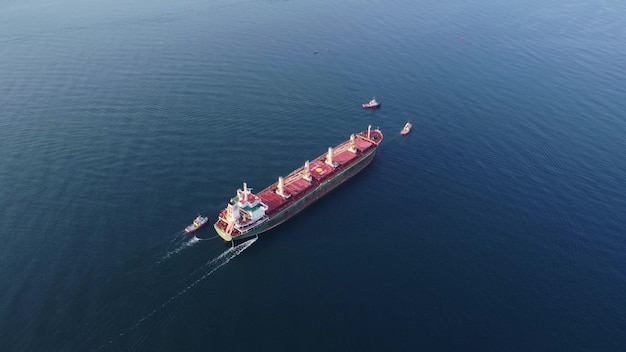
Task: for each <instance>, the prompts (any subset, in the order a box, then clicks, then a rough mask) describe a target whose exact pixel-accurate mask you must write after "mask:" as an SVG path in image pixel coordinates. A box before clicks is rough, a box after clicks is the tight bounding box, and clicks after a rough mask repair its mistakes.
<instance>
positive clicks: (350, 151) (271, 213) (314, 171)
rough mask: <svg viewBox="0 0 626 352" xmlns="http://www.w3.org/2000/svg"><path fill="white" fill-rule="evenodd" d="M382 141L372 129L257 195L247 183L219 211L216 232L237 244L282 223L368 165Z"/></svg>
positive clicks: (351, 138) (329, 149) (330, 149)
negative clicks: (236, 241) (235, 241)
mask: <svg viewBox="0 0 626 352" xmlns="http://www.w3.org/2000/svg"><path fill="white" fill-rule="evenodd" d="M382 140H383V133H382V132H381V131H380V130H379V129H372V127H371V126H369V127H368V128H367V131H363V132H359V133H357V134H353V135H351V136H350V139H348V140H347V141H345V142H343V143H341V144H339V145H338V146H336V147H335V148H328V152H327V153H325V154H323V155H321V156H319V157H318V158H316V159H315V160H313V161H312V162H309V161H306V162H305V163H304V166H302V167H300V168H298V169H296V170H294V171H292V172H291V173H290V174H289V175H287V176H285V177H282V176H281V177H279V178H278V182H276V183H274V184H272V185H271V186H269V187H267V188H265V189H264V190H262V191H261V192H259V193H257V194H253V193H252V191H251V190H250V189H249V188H248V186H247V184H246V183H244V184H243V189H238V190H237V195H236V196H235V197H234V198H231V199H230V202H228V205H227V206H226V208H225V209H224V210H222V211H221V212H220V214H219V217H218V219H217V222H216V223H215V224H214V225H213V227H214V228H215V231H217V233H218V234H219V235H220V237H222V238H223V239H224V240H225V241H234V240H240V239H244V238H248V237H251V236H256V235H258V234H260V233H262V232H265V231H267V230H270V229H272V228H274V227H276V226H278V225H280V224H282V223H283V222H285V221H287V220H288V219H290V218H291V217H292V216H294V215H296V214H297V213H298V212H300V211H301V210H302V209H304V208H306V207H308V206H309V205H311V203H313V202H315V201H316V200H318V199H319V198H321V197H322V196H323V195H325V194H326V193H328V192H330V191H331V190H333V189H335V188H336V187H337V186H339V185H340V184H342V183H344V182H345V181H346V180H348V179H349V178H351V177H352V176H354V175H356V174H357V173H359V171H361V170H363V169H364V168H365V167H366V166H367V165H369V163H370V162H371V161H372V160H373V158H374V155H375V154H376V149H377V148H378V145H379V144H380V142H382Z"/></svg>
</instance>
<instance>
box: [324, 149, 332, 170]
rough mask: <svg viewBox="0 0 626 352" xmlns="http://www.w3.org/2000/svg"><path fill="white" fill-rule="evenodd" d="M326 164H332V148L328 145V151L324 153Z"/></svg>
mask: <svg viewBox="0 0 626 352" xmlns="http://www.w3.org/2000/svg"><path fill="white" fill-rule="evenodd" d="M326 164H328V165H330V166H333V148H332V147H328V153H327V154H326Z"/></svg>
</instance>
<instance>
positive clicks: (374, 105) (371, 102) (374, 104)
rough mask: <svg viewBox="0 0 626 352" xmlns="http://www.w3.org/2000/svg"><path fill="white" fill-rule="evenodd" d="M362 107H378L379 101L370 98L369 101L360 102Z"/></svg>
mask: <svg viewBox="0 0 626 352" xmlns="http://www.w3.org/2000/svg"><path fill="white" fill-rule="evenodd" d="M361 106H362V107H363V109H377V108H379V107H380V103H379V102H377V101H376V98H372V100H370V102H369V103H367V104H361Z"/></svg>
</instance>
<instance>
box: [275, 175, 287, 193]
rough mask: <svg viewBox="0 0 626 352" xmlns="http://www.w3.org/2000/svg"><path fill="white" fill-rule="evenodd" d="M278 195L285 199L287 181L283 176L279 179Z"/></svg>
mask: <svg viewBox="0 0 626 352" xmlns="http://www.w3.org/2000/svg"><path fill="white" fill-rule="evenodd" d="M276 194H278V195H279V196H281V197H283V198H284V197H285V179H283V177H282V176H279V177H278V187H277V189H276Z"/></svg>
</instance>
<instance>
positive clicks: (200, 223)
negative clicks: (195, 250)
mask: <svg viewBox="0 0 626 352" xmlns="http://www.w3.org/2000/svg"><path fill="white" fill-rule="evenodd" d="M208 221H209V217H208V216H205V217H202V216H200V215H198V217H196V219H195V220H194V221H193V223H192V224H191V225H189V226H187V227H185V232H187V233H192V232H194V231H196V230H197V229H199V228H201V227H202V226H203V225H204V224H206V223H207V222H208Z"/></svg>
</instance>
